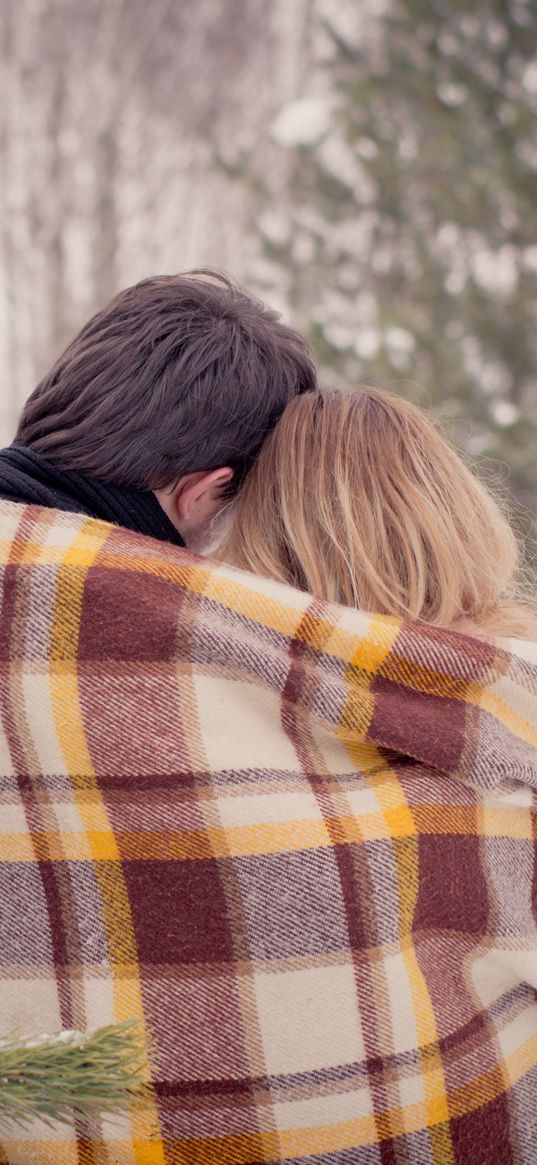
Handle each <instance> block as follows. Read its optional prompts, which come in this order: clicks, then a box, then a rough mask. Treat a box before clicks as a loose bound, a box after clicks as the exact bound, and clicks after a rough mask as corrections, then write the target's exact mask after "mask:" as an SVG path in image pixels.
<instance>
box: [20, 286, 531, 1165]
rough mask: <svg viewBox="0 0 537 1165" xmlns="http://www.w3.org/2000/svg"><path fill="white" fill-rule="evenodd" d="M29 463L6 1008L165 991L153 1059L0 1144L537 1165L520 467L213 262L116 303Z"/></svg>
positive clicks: (211, 1158)
mask: <svg viewBox="0 0 537 1165" xmlns="http://www.w3.org/2000/svg"><path fill="white" fill-rule="evenodd" d="M0 498H1V499H3V500H1V501H0V564H1V568H2V596H1V598H2V607H1V617H0V638H1V644H2V667H3V682H2V690H1V692H0V700H1V714H2V720H1V723H2V733H1V735H0V775H1V779H2V782H1V788H2V794H1V798H2V810H1V814H0V886H1V890H2V906H3V911H2V913H3V923H2V935H3V937H2V953H1V955H0V959H1V962H2V978H3V985H2V993H1V997H0V1035H1V1034H2V1033H3V1032H4V1031H5V1032H9V1031H12V1030H13V1029H15V1028H17V1029H18V1030H19V1031H21V1032H23V1033H24V1032H28V1033H38V1032H41V1031H45V1030H46V1031H53V1030H61V1029H72V1028H76V1029H87V1028H92V1027H97V1026H102V1025H103V1024H107V1023H112V1022H114V1021H118V1020H123V1019H129V1018H142V1020H143V1023H144V1026H145V1032H146V1035H147V1039H148V1052H147V1064H146V1069H145V1076H146V1080H147V1083H148V1087H149V1093H148V1095H149V1100H148V1102H147V1103H146V1104H145V1105H144V1107H143V1108H140V1110H139V1111H133V1112H132V1113H129V1114H128V1115H126V1116H125V1118H124V1119H123V1120H122V1122H118V1121H115V1122H113V1123H110V1122H106V1121H103V1122H102V1123H101V1124H99V1125H95V1126H92V1127H87V1126H85V1125H84V1124H83V1123H81V1122H80V1121H76V1120H75V1121H74V1123H73V1127H72V1128H71V1127H70V1128H68V1129H66V1128H62V1127H55V1128H53V1129H52V1130H51V1129H50V1128H47V1127H46V1126H45V1125H35V1126H32V1127H30V1128H28V1129H22V1128H20V1129H17V1130H12V1131H11V1132H10V1134H9V1136H5V1137H4V1138H3V1139H2V1135H0V1144H1V1146H2V1149H3V1153H4V1156H3V1157H2V1155H1V1152H0V1161H4V1162H8V1163H9V1165H30V1163H32V1165H60V1163H61V1165H75V1163H78V1162H82V1161H84V1162H86V1161H87V1162H92V1163H93V1162H95V1163H97V1162H98V1163H99V1165H100V1163H101V1162H103V1163H105V1162H106V1163H107V1165H108V1163H110V1165H111V1163H112V1162H114V1165H131V1163H132V1165H134V1163H135V1162H136V1163H138V1162H139V1163H142V1162H143V1163H144V1165H153V1163H155V1165H156V1163H158V1165H179V1163H180V1165H190V1163H192V1165H194V1163H196V1162H200V1163H201V1162H204V1163H207V1165H227V1163H228V1162H229V1163H230V1165H231V1163H235V1165H254V1163H256V1165H257V1163H268V1162H288V1163H291V1162H292V1163H293V1165H306V1162H308V1163H310V1162H311V1163H317V1162H318V1163H323V1162H324V1163H325V1165H372V1163H373V1162H374V1163H377V1162H378V1165H385V1163H386V1165H387V1163H388V1162H389V1163H392V1162H393V1163H394V1165H395V1163H399V1162H405V1165H447V1163H453V1165H479V1163H483V1165H484V1163H485V1162H487V1165H489V1163H491V1162H494V1163H495V1165H535V1163H536V1162H537V1148H536V1145H537V1124H536V1117H535V1110H536V1105H535V1095H536V1087H537V1006H536V1003H535V988H536V987H537V953H536V952H537V942H536V938H537V930H536V920H535V915H534V913H533V912H532V887H534V886H535V851H534V843H533V840H532V839H533V837H534V826H535V815H534V812H532V811H534V808H535V805H534V802H535V790H536V788H537V648H536V647H535V643H534V642H532V641H535V640H537V616H536V614H535V606H534V604H533V602H532V598H531V595H530V594H525V593H524V591H523V588H522V587H521V584H520V581H519V573H518V562H517V544H516V539H515V537H514V534H513V532H512V530H511V528H510V526H509V523H508V521H507V519H506V518H505V517H504V515H503V514H502V512H501V510H500V509H499V507H498V505H497V503H496V502H495V500H494V499H493V498H492V497H491V496H490V495H489V494H488V493H487V491H486V490H485V489H484V487H483V486H482V485H481V484H480V483H479V482H478V481H477V480H476V478H475V477H474V476H473V475H472V473H471V472H470V471H469V469H468V468H467V467H466V466H465V465H464V464H463V462H462V461H461V459H460V458H459V457H458V456H457V454H456V453H455V452H454V451H453V450H452V449H451V448H450V446H449V445H448V444H447V442H446V441H445V440H444V438H443V437H442V435H441V434H440V432H439V431H438V430H437V429H436V428H435V427H434V425H433V423H432V422H431V421H430V420H429V419H428V418H427V417H426V415H425V414H423V413H422V412H420V411H419V410H418V409H417V408H415V407H414V406H412V405H410V404H409V403H407V402H405V401H404V400H403V399H401V398H398V397H394V396H391V395H389V394H387V393H383V392H380V391H377V390H373V389H369V388H367V389H360V390H359V391H356V392H353V393H345V392H339V391H334V390H331V391H326V392H321V391H319V390H318V388H317V384H316V376H315V370H314V366H313V363H312V359H311V354H310V352H309V350H308V348H307V345H306V344H305V343H304V341H303V340H302V339H301V338H300V337H299V336H298V335H297V334H296V333H294V332H293V331H291V330H290V329H288V328H286V327H284V326H283V325H282V323H281V322H280V321H279V319H278V317H277V316H276V315H275V314H274V313H273V312H271V311H269V310H268V309H267V308H265V307H264V306H263V305H262V304H261V303H259V302H258V301H257V300H255V299H253V298H251V297H250V296H248V295H247V294H245V293H244V292H242V291H240V290H239V289H238V288H237V287H236V286H235V285H233V284H232V283H230V282H229V281H227V280H225V279H223V278H222V277H220V276H216V275H211V274H210V273H190V274H187V275H184V276H178V277H163V278H156V279H149V280H146V281H144V282H143V283H141V284H138V285H137V286H135V287H132V288H129V289H128V290H127V291H125V292H123V293H121V294H120V295H119V296H117V297H116V298H115V299H114V300H113V301H112V303H111V304H110V305H109V306H108V307H107V308H105V309H104V310H103V311H101V312H99V313H98V314H97V315H96V316H95V317H94V318H93V319H92V320H90V322H89V323H88V324H87V325H86V327H85V328H84V329H83V330H82V332H81V333H80V334H79V336H77V337H76V339H75V340H74V341H73V342H72V344H71V345H70V346H69V348H68V349H67V350H66V352H65V353H64V354H63V355H62V356H61V357H60V359H59V360H58V362H57V363H56V365H55V366H54V367H53V369H52V370H51V372H50V373H49V375H48V376H47V377H45V379H44V380H43V381H42V382H41V383H40V385H39V386H38V387H37V389H36V390H35V392H34V393H33V395H32V396H31V397H30V399H29V401H28V402H27V404H26V406H25V408H24V410H23V414H22V418H21V421H20V425H19V430H18V435H17V439H16V441H15V442H14V444H13V445H12V447H11V448H10V449H8V450H5V451H4V452H3V453H2V454H0ZM237 568H240V569H237ZM282 584H283V585H282Z"/></svg>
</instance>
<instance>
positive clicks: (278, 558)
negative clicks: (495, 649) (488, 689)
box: [220, 388, 537, 638]
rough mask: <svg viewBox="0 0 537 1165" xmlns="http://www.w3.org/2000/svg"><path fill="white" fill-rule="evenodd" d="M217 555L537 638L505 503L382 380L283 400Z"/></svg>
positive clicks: (393, 605)
mask: <svg viewBox="0 0 537 1165" xmlns="http://www.w3.org/2000/svg"><path fill="white" fill-rule="evenodd" d="M220 556H221V557H223V558H225V559H226V560H227V561H229V562H233V563H235V564H236V565H238V566H241V567H245V568H246V569H249V570H253V571H255V572H256V573H258V574H262V575H265V576H268V577H271V578H276V579H279V580H281V581H282V582H288V583H292V584H293V585H295V586H297V587H300V588H301V589H303V590H307V591H311V592H312V593H313V594H315V595H316V596H318V597H320V598H323V599H329V600H332V601H335V602H338V603H344V604H345V605H347V606H355V607H358V606H359V607H361V608H362V609H364V610H370V611H375V612H379V613H384V614H389V615H396V616H409V617H411V618H415V619H422V620H425V621H427V622H428V623H435V624H438V625H441V626H453V625H457V624H459V625H460V624H462V625H464V626H466V627H467V629H469V626H471V627H472V629H476V630H477V629H478V628H482V629H483V630H484V631H486V633H492V634H497V635H505V636H514V637H516V636H519V637H522V638H524V637H526V638H531V637H532V636H533V637H534V638H537V609H536V607H535V602H534V599H533V598H531V597H529V596H526V597H525V596H524V593H523V588H522V589H521V586H520V583H519V584H517V581H516V579H517V572H518V570H519V556H518V547H517V541H516V538H515V535H514V533H513V531H512V529H511V526H510V524H509V522H508V520H507V519H506V517H505V516H504V515H503V513H502V511H501V509H500V506H499V504H498V503H497V502H496V500H495V499H494V498H493V497H492V495H491V494H490V492H489V491H488V490H487V489H486V488H485V486H484V485H483V484H482V483H481V482H480V481H479V480H478V479H477V477H476V476H475V475H474V474H473V473H472V472H471V470H470V469H469V468H467V466H466V465H465V464H464V462H463V461H462V459H461V458H460V457H459V455H458V454H457V453H456V452H455V451H454V449H452V448H451V447H450V445H449V444H448V442H447V440H446V439H445V438H444V437H443V436H442V435H441V433H440V432H439V431H438V429H437V427H436V426H435V424H434V422H433V421H432V420H431V419H430V418H429V417H428V416H427V415H426V414H425V413H424V412H423V411H422V410H421V409H419V408H417V407H416V406H415V405H413V404H411V403H410V402H408V401H406V400H404V399H402V398H401V397H398V396H395V395H392V394H389V393H387V392H382V391H379V390H376V389H372V388H363V389H360V390H359V391H356V392H344V391H338V390H331V391H329V392H323V393H315V394H307V395H306V396H302V397H300V398H298V399H296V400H294V401H292V402H291V403H290V405H289V406H288V408H287V409H286V411H285V413H284V415H283V417H282V418H281V420H280V421H279V422H278V425H277V426H276V428H275V430H274V431H273V433H272V434H271V435H270V436H269V437H268V438H267V441H266V442H265V444H264V446H263V448H262V450H261V453H260V455H259V457H258V459H257V461H256V464H255V465H254V467H253V469H252V470H251V472H250V473H249V475H248V477H247V479H246V481H245V483H244V485H243V487H242V489H241V491H240V493H239V497H238V499H237V503H236V509H235V512H234V516H233V521H232V526H231V531H230V534H229V536H228V538H227V539H226V542H225V545H224V546H223V547H222V549H221V551H220Z"/></svg>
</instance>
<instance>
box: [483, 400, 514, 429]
mask: <svg viewBox="0 0 537 1165" xmlns="http://www.w3.org/2000/svg"><path fill="white" fill-rule="evenodd" d="M490 411H491V413H492V416H493V418H494V420H495V421H496V424H497V425H499V426H500V428H502V429H504V428H507V427H508V426H509V425H514V424H515V422H516V421H518V418H519V416H520V410H519V409H518V408H517V406H516V405H514V404H512V402H511V401H509V400H496V401H494V402H493V404H491V406H490Z"/></svg>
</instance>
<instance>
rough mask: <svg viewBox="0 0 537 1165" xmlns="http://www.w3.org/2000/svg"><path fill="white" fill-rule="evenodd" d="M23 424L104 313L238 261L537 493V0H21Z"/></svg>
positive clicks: (4, 117)
mask: <svg viewBox="0 0 537 1165" xmlns="http://www.w3.org/2000/svg"><path fill="white" fill-rule="evenodd" d="M1 22H2V47H1V79H0V85H1V100H0V166H1V184H0V239H1V251H2V254H1V263H0V352H1V363H2V389H1V395H0V439H1V441H2V443H7V442H8V441H9V440H10V439H11V437H12V435H13V431H14V425H15V419H16V416H17V412H18V410H19V408H20V405H21V403H22V401H23V400H24V398H25V396H26V395H27V394H28V393H29V392H30V391H31V389H32V388H33V387H34V385H35V384H36V382H37V380H38V379H39V378H40V377H41V375H42V374H43V373H44V372H45V371H46V370H47V368H48V367H49V366H50V364H51V363H52V361H53V360H54V359H55V357H56V356H57V355H58V354H59V352H60V351H61V349H62V348H63V347H64V346H65V344H66V343H67V341H68V340H69V339H70V338H71V337H72V335H73V334H74V333H75V332H76V331H77V330H78V329H79V327H80V326H81V324H82V323H83V322H84V321H85V320H86V319H87V318H88V317H89V316H90V315H91V314H92V313H93V312H94V311H95V310H96V309H97V308H99V307H100V306H102V305H103V304H104V303H105V302H106V301H107V300H108V299H109V298H110V297H111V296H112V295H113V294H114V293H115V292H116V291H117V290H118V289H119V288H121V287H124V286H126V285H128V284H129V283H133V282H135V281H137V280H138V279H141V278H143V277H144V276H146V275H149V274H154V273H156V272H165V273H168V272H177V271H181V270H185V269H187V268H190V267H196V266H200V265H211V266H217V267H219V268H223V269H226V270H227V271H229V272H231V273H232V274H233V275H235V276H237V277H238V278H239V279H241V280H242V281H243V282H244V283H245V284H246V285H247V286H248V287H249V288H251V289H253V290H254V291H256V292H257V293H259V294H260V295H261V296H262V297H263V298H265V299H266V300H267V301H268V302H269V303H271V304H272V305H274V306H276V307H277V308H279V309H280V310H281V311H282V312H283V313H284V315H285V317H286V319H287V320H288V321H290V322H292V323H294V324H295V325H296V326H297V327H298V328H300V329H301V330H303V331H304V332H305V333H306V334H307V335H308V336H309V338H310V340H311V341H312V343H313V345H314V348H315V351H316V355H317V358H318V361H319V364H320V367H321V376H322V380H323V381H324V382H326V383H334V382H337V383H344V384H355V383H357V382H360V381H367V382H369V383H374V384H377V385H382V386H384V387H390V388H392V389H396V390H397V391H400V392H402V393H404V394H406V395H408V396H411V397H412V398H413V399H416V400H418V401H420V402H421V403H425V404H429V403H430V404H431V405H432V407H433V409H434V411H435V412H437V413H438V414H439V415H440V416H441V417H442V418H443V419H444V421H445V422H446V423H447V424H448V426H449V428H450V431H451V433H452V435H453V436H454V437H455V439H456V440H457V441H458V442H459V444H460V445H462V447H463V448H464V449H465V450H466V451H467V452H468V454H470V455H471V456H472V457H476V458H478V459H479V460H481V461H482V462H484V464H485V467H488V471H489V472H490V473H491V474H492V475H493V476H499V477H500V478H501V479H502V480H503V481H504V483H505V484H506V485H507V488H508V489H509V490H510V491H511V494H512V496H513V497H514V498H516V499H517V500H518V501H519V502H521V503H522V504H523V505H524V506H525V507H526V508H527V512H526V532H529V530H530V527H531V521H532V518H531V514H533V515H534V514H535V511H536V510H537V339H536V328H535V324H536V316H537V294H536V292H537V210H536V195H537V4H536V3H535V0H472V3H471V4H469V3H468V2H467V0H466V3H464V2H463V3H461V2H460V0H2V6H1Z"/></svg>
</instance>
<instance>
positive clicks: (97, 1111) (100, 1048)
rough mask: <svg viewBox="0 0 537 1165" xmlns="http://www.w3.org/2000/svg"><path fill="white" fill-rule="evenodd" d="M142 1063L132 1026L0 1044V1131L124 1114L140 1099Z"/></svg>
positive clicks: (130, 1022) (138, 1029) (143, 1054)
mask: <svg viewBox="0 0 537 1165" xmlns="http://www.w3.org/2000/svg"><path fill="white" fill-rule="evenodd" d="M145 1062H146V1049H145V1046H144V1042H143V1037H142V1031H141V1027H140V1024H139V1023H138V1022H137V1021H136V1020H128V1021H126V1022H125V1023H120V1024H111V1025H109V1026H108V1027H102V1028H98V1029H96V1030H95V1031H90V1032H79V1031H63V1032H59V1033H58V1034H56V1035H48V1036H36V1037H26V1038H22V1039H17V1038H15V1037H12V1036H10V1037H8V1038H3V1039H0V1128H1V1127H4V1128H5V1127H6V1126H7V1127H9V1126H10V1125H13V1124H15V1125H19V1126H21V1125H27V1124H28V1123H30V1122H31V1121H33V1120H35V1119H39V1120H42V1121H44V1122H45V1123H46V1124H53V1123H54V1122H59V1123H61V1124H66V1123H71V1121H72V1120H73V1117H75V1116H78V1117H82V1118H83V1119H85V1120H87V1121H94V1120H97V1119H99V1118H100V1117H103V1116H112V1115H117V1114H119V1113H124V1112H125V1111H126V1110H128V1109H129V1108H131V1106H132V1104H133V1103H134V1102H135V1101H136V1100H139V1099H140V1097H141V1096H142V1095H143V1092H144V1083H143V1080H142V1077H141V1071H142V1067H143V1065H144V1063H145Z"/></svg>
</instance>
